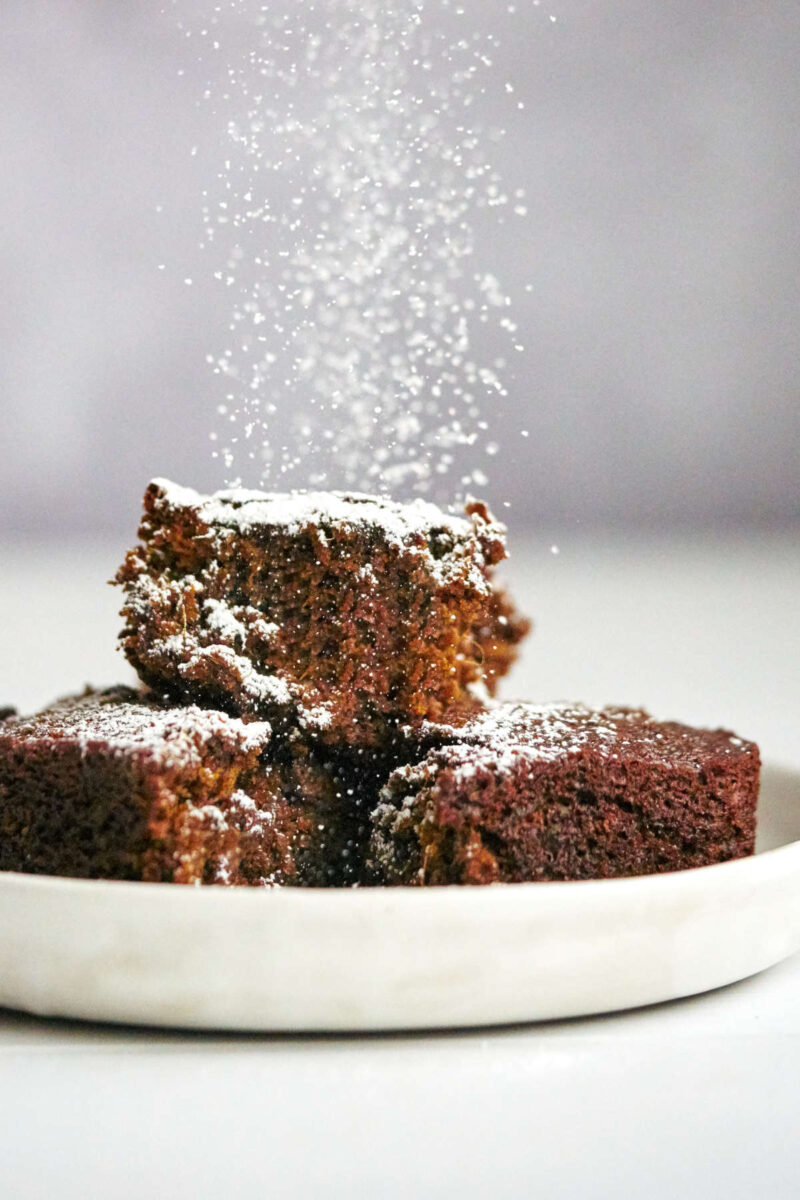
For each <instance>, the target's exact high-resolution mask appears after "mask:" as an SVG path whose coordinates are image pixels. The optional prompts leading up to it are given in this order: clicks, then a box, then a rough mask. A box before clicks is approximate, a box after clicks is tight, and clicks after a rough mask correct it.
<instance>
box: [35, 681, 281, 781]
mask: <svg viewBox="0 0 800 1200" xmlns="http://www.w3.org/2000/svg"><path fill="white" fill-rule="evenodd" d="M12 724H13V726H14V730H13V731H14V734H15V736H20V735H24V736H25V737H27V738H29V739H31V740H36V739H42V740H46V741H58V740H60V739H61V738H69V739H71V740H74V741H75V742H77V744H78V745H80V746H81V747H82V748H83V750H84V752H87V751H88V750H89V749H90V748H91V747H92V746H95V745H97V744H98V743H103V744H105V745H106V746H107V747H108V750H109V752H110V753H114V752H118V753H124V754H129V753H137V752H140V753H142V754H145V755H146V756H147V757H149V758H151V759H155V760H157V761H158V762H159V763H160V764H161V765H162V766H163V767H165V768H169V767H177V768H180V767H184V766H191V767H198V766H200V765H201V763H202V760H203V755H204V748H205V747H206V746H207V745H208V743H210V742H212V741H216V742H217V743H218V744H220V745H222V746H223V747H225V748H227V749H229V750H230V751H232V752H235V753H250V752H256V753H259V752H260V751H262V750H263V749H265V748H266V746H267V745H268V744H269V742H270V738H271V728H270V725H269V724H268V722H266V721H252V722H245V721H242V720H240V719H239V718H238V717H231V716H228V715H227V714H226V713H222V712H216V711H214V710H211V709H204V708H198V707H197V706H195V705H187V706H184V707H164V706H162V705H161V704H158V703H155V702H153V701H151V700H150V699H148V697H147V695H146V694H145V693H140V692H137V691H135V690H134V689H132V688H126V687H117V688H109V689H108V690H107V691H105V692H92V691H88V692H87V693H86V694H84V695H83V696H76V697H69V698H67V699H65V700H61V701H59V702H57V703H56V704H54V705H52V706H51V707H50V708H48V709H45V710H44V711H43V712H41V713H39V714H37V715H36V716H34V717H21V718H17V719H15V720H14V721H13V722H12Z"/></svg>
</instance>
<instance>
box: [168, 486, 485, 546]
mask: <svg viewBox="0 0 800 1200" xmlns="http://www.w3.org/2000/svg"><path fill="white" fill-rule="evenodd" d="M150 488H151V489H152V490H154V491H156V492H157V494H158V496H159V499H161V500H163V502H164V503H166V505H167V506H169V507H171V508H178V509H180V508H188V509H192V510H193V511H194V512H196V514H197V516H198V517H199V519H200V520H201V521H203V522H204V523H205V524H207V525H210V526H214V527H224V528H230V529H235V530H238V531H239V532H241V533H247V532H249V531H251V530H254V529H257V528H258V527H262V526H268V527H270V528H275V527H280V528H281V529H283V530H285V531H286V532H287V533H289V534H296V533H299V532H300V531H301V530H303V529H306V528H308V527H309V526H316V527H319V526H322V527H324V528H335V527H337V526H338V527H346V528H351V529H353V528H368V529H379V530H381V531H382V532H383V533H384V535H385V536H386V537H387V539H389V540H390V541H394V542H397V543H403V544H408V543H413V542H416V541H419V540H420V539H426V540H427V539H428V538H429V537H430V535H431V534H433V533H436V532H439V531H444V532H446V533H449V534H450V535H451V536H452V538H453V539H454V540H456V541H463V540H465V539H469V538H472V537H474V534H475V524H474V521H473V520H470V519H469V518H468V517H463V516H456V515H454V514H452V513H447V512H445V511H444V510H443V509H441V508H439V507H438V506H437V505H435V504H431V503H430V502H429V501H426V500H422V499H419V498H417V499H416V500H412V501H410V502H409V503H405V504H404V503H400V502H399V501H397V500H390V499H389V498H388V497H385V496H369V495H366V494H364V493H361V492H304V491H293V492H257V491H249V490H247V489H245V488H233V489H230V490H227V491H220V492H214V493H213V494H212V495H202V494H201V493H200V492H196V491H195V490H194V489H193V488H186V487H181V486H180V485H179V484H176V483H172V482H171V481H170V480H168V479H154V480H153V481H152V482H151V484H150ZM477 508H478V510H479V511H480V510H483V515H482V517H481V520H482V523H483V524H484V526H486V527H487V530H490V531H491V533H492V534H493V535H494V536H496V537H498V538H499V537H501V536H502V534H503V533H504V532H505V527H504V526H503V525H501V524H499V523H498V522H495V521H494V520H493V519H492V518H490V517H489V516H488V514H486V512H485V509H483V506H481V505H478V506H477Z"/></svg>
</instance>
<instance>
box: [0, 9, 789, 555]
mask: <svg viewBox="0 0 800 1200" xmlns="http://www.w3.org/2000/svg"><path fill="white" fill-rule="evenodd" d="M289 3H290V0H279V3H276V4H273V5H272V6H271V7H272V8H273V9H275V8H278V7H279V4H280V5H285V4H289ZM291 3H293V4H299V3H302V0H291ZM464 4H465V6H466V8H467V9H468V10H469V11H468V19H469V21H471V22H483V23H484V24H486V23H487V22H489V21H490V20H491V21H492V22H494V23H495V24H496V25H497V28H498V32H499V33H501V34H502V35H503V36H504V44H503V45H502V47H501V49H500V50H499V52H498V53H497V54H496V61H497V76H496V88H495V89H494V90H492V89H491V88H490V90H489V93H488V95H487V97H486V100H485V115H486V116H487V117H489V118H493V119H496V120H499V121H502V123H503V124H505V126H506V127H507V129H508V136H507V138H506V140H505V142H504V143H502V144H501V145H500V146H499V147H498V148H497V151H496V154H495V157H496V159H497V161H498V162H499V165H500V166H501V167H502V168H503V170H504V173H505V176H506V180H507V182H508V183H509V184H511V185H513V186H518V185H519V186H524V187H526V188H527V190H528V193H529V206H530V214H531V215H530V217H529V218H528V220H527V221H526V222H514V223H513V224H509V225H506V226H504V227H500V228H497V227H487V229H486V230H485V231H484V232H483V234H482V236H483V237H484V238H485V241H484V246H485V247H490V257H491V260H492V264H493V265H494V267H495V270H496V273H497V274H498V275H499V276H500V278H501V279H502V280H503V281H504V282H505V283H506V285H507V286H508V288H509V290H510V291H511V293H512V295H513V297H514V301H515V312H516V316H517V318H518V320H519V322H520V326H521V329H522V331H523V335H524V340H525V342H526V344H527V352H526V354H525V356H524V358H522V359H521V360H520V361H519V362H518V363H517V370H516V377H515V378H514V380H513V381H512V395H511V398H510V400H509V401H508V402H507V403H506V405H505V406H504V407H503V408H500V409H498V411H497V412H496V413H495V414H494V417H493V425H494V428H493V432H495V431H496V435H497V438H498V440H499V441H500V442H501V444H502V445H503V447H504V453H505V458H504V461H503V464H502V469H496V471H495V479H494V480H493V481H492V484H491V486H490V487H489V489H488V492H489V495H490V498H491V499H492V500H494V501H495V502H496V503H497V504H498V505H499V504H500V502H501V501H503V500H510V501H511V502H512V506H513V507H512V510H511V512H512V514H513V515H512V517H511V519H512V520H515V521H516V523H517V524H518V525H520V526H529V527H531V528H536V529H538V530H540V531H541V532H542V533H543V535H544V536H545V537H549V536H551V535H555V534H563V532H564V531H565V530H569V529H571V528H575V527H576V525H578V524H580V525H582V526H583V527H589V526H595V525H600V526H603V525H617V526H621V527H626V526H628V525H653V526H667V527H670V526H687V525H688V526H708V525H712V526H714V527H721V526H722V525H726V526H728V525H734V526H753V525H759V526H763V525H767V524H773V525H777V524H784V525H785V524H787V523H789V522H792V521H794V520H797V519H798V517H800V501H799V500H798V486H797V484H798V473H799V466H798V463H799V457H800V449H799V448H800V436H799V434H800V404H799V403H798V382H799V381H800V348H799V339H798V328H797V326H798V321H797V314H798V299H799V298H800V277H799V276H800V272H798V240H799V238H800V235H799V234H798V211H800V175H799V173H798V158H799V152H800V65H799V64H800V8H798V5H797V3H796V0H790V2H785V3H759V2H754V3H750V4H745V3H714V2H705V3H703V4H698V3H697V0H667V2H666V3H664V2H656V0H646V2H645V0H626V2H624V3H623V2H622V0H617V2H616V3H614V2H611V0H593V2H592V3H587V2H585V0H584V2H579V0H550V7H549V9H542V8H536V7H534V6H532V5H531V4H529V3H528V2H527V0H518V7H519V9H520V12H519V13H518V15H517V17H516V18H515V20H514V22H513V23H510V22H509V20H508V18H507V17H506V16H504V15H501V14H499V13H498V11H497V10H498V9H502V10H505V8H506V5H505V4H502V5H495V4H494V3H489V2H487V0H464ZM211 7H212V4H211V0H208V2H207V0H180V2H179V3H178V4H177V5H176V6H175V10H176V11H177V10H180V9H183V10H185V11H189V10H191V11H193V12H194V14H195V17H196V16H197V13H198V12H200V11H202V10H203V9H205V10H207V11H210V9H211ZM258 7H259V5H258V4H249V5H248V4H244V5H242V6H241V9H240V11H239V12H238V13H235V14H233V15H230V16H228V17H227V18H226V28H225V37H226V38H228V39H229V41H230V44H231V45H232V46H235V45H239V46H246V45H247V43H248V39H250V38H251V37H252V32H251V31H252V24H251V18H250V14H252V12H253V11H255V10H256V9H257V8H258ZM161 8H162V5H161V3H160V0H159V2H157V0H126V2H125V3H124V4H123V3H120V2H119V0H3V4H2V15H1V16H0V147H1V148H2V172H0V262H1V263H2V279H3V286H2V289H0V344H1V345H2V354H0V533H3V534H5V535H11V536H14V535H25V534H28V533H54V532H56V533H58V532H66V531H76V532H101V531H114V532H116V531H118V530H130V529H131V528H132V527H133V525H134V524H135V520H136V513H137V511H138V505H139V498H140V493H141V491H142V489H143V486H144V484H145V482H146V480H147V479H148V478H149V477H150V476H151V475H154V474H169V475H172V476H174V477H177V478H178V479H180V480H181V481H183V482H187V483H195V484H196V485H198V486H203V487H205V486H218V485H219V484H220V483H221V482H222V479H221V468H220V467H219V466H218V465H216V464H215V463H213V462H212V460H211V457H210V446H209V441H208V434H209V431H210V430H211V428H212V427H213V425H214V420H215V418H214V408H215V405H216V402H217V400H218V399H219V395H218V390H217V388H218V385H217V383H216V382H215V381H214V380H213V379H212V377H211V375H210V372H209V369H208V367H207V365H206V363H205V360H204V356H205V354H206V352H207V351H208V350H209V349H214V348H216V347H218V346H219V345H220V339H221V337H224V333H223V332H222V331H224V329H225V326H226V324H227V319H228V307H229V305H228V299H227V297H226V296H225V295H224V293H223V292H221V291H220V290H219V289H217V288H216V287H215V285H214V284H213V281H212V280H211V269H210V268H211V265H215V264H209V262H207V261H205V260H203V258H202V256H201V255H200V252H199V250H198V248H197V247H198V242H199V239H200V236H201V232H202V226H201V219H200V205H201V201H200V193H201V191H202V189H203V188H204V187H205V186H207V184H208V181H209V176H210V174H212V173H213V171H214V170H215V169H216V164H217V161H218V158H219V150H220V129H219V128H218V127H216V126H215V124H214V122H213V120H212V118H211V114H210V113H209V111H208V110H207V109H206V110H203V109H202V108H201V109H198V108H197V107H196V104H195V101H196V99H197V97H198V95H199V94H200V92H201V90H202V87H203V85H204V83H205V81H206V79H207V78H208V76H209V67H208V66H207V65H201V64H199V63H198V62H197V60H196V59H195V58H194V56H193V53H192V52H191V47H190V45H189V44H188V43H187V42H186V41H185V39H184V38H183V37H182V35H181V34H180V33H179V31H178V28H177V24H176V16H175V11H173V10H172V9H171V10H170V11H168V12H167V13H166V14H164V13H162V11H161ZM248 8H249V9H250V14H248V12H247V11H246V10H247V9H248ZM318 8H324V4H318ZM548 12H552V13H554V14H555V15H556V16H557V18H558V20H557V21H556V22H555V23H552V22H550V21H549V20H548ZM181 69H184V70H185V74H184V75H183V76H179V74H178V72H179V71H180V70H181ZM506 79H509V80H511V81H513V83H514V84H515V86H516V89H517V97H522V98H523V99H524V100H525V102H526V107H525V110H524V111H518V110H517V109H515V108H514V106H513V105H511V104H509V103H508V102H507V100H508V98H507V96H505V94H504V90H503V84H504V82H505V80H506ZM192 145H196V146H197V147H198V153H197V154H196V156H194V157H192V156H191V155H190V147H191V146H192ZM157 205H159V206H161V209H162V211H160V212H158V211H156V206H157ZM159 263H166V264H167V269H166V270H164V271H159V270H158V264H159ZM187 276H189V277H192V278H193V279H194V280H195V283H194V286H193V287H191V288H187V287H186V286H185V285H184V283H183V280H184V278H185V277H187ZM527 281H531V282H532V283H533V285H534V287H533V290H532V291H531V292H530V293H527V292H526V291H525V290H524V284H525V283H526V282H527ZM490 349H491V347H490ZM522 427H524V428H527V429H528V430H529V431H530V437H529V438H528V439H527V440H525V441H523V440H522V439H520V438H519V436H518V430H519V429H520V428H522ZM482 465H483V464H482Z"/></svg>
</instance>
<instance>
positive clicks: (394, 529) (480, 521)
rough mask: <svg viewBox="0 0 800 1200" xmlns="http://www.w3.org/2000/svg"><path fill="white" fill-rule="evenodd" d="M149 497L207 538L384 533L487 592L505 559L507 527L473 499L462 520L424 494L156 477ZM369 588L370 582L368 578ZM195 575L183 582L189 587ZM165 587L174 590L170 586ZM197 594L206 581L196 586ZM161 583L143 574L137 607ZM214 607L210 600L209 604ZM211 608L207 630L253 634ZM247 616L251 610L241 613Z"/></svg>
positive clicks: (445, 574)
mask: <svg viewBox="0 0 800 1200" xmlns="http://www.w3.org/2000/svg"><path fill="white" fill-rule="evenodd" d="M149 490H150V492H151V494H152V496H153V497H154V505H155V506H156V507H159V506H162V505H163V506H164V509H165V510H169V509H172V508H185V509H190V510H191V511H192V513H193V515H194V516H195V517H196V519H197V520H198V521H199V522H201V523H202V525H203V527H204V532H202V533H201V534H199V535H198V536H200V537H211V538H213V537H214V536H216V535H220V534H224V531H225V530H233V531H235V532H236V533H237V534H241V535H244V536H247V535H248V534H249V533H253V532H254V531H256V530H259V529H261V530H274V531H275V532H279V533H282V534H285V535H287V536H290V537H297V536H298V535H299V534H301V533H308V532H309V531H310V530H313V535H314V537H315V538H316V539H317V540H318V541H321V542H322V543H323V544H324V541H325V538H326V537H327V536H328V535H329V534H330V533H331V532H334V531H337V530H338V531H342V530H344V531H347V530H353V531H361V532H362V533H363V532H365V531H366V532H369V533H372V534H375V533H377V534H379V535H380V536H381V537H382V538H384V539H385V541H386V542H387V544H388V545H391V546H393V547H394V548H395V549H397V550H398V551H401V552H404V553H408V554H411V555H413V556H415V557H417V558H420V559H424V563H425V568H426V570H427V572H428V573H429V574H430V577H431V579H433V580H435V581H436V582H438V583H441V584H447V583H448V582H451V581H452V580H453V579H457V578H462V577H466V581H467V582H469V585H470V586H471V587H474V588H476V589H478V590H479V591H481V592H486V593H488V590H489V583H488V579H487V570H488V568H489V567H490V566H491V565H493V564H494V563H495V562H497V561H498V560H499V559H501V558H503V557H504V556H505V526H504V525H503V524H501V523H500V522H499V521H495V519H494V518H493V517H492V516H491V515H490V514H489V513H488V512H487V511H486V510H485V508H484V507H483V505H481V504H479V503H477V502H474V501H473V502H471V503H470V505H469V513H470V515H468V516H464V517H461V516H455V515H453V514H451V513H447V512H445V511H444V510H443V509H441V508H439V507H438V506H437V505H435V504H432V503H430V502H429V501H426V500H423V499H422V498H421V497H417V498H416V499H414V500H413V501H411V502H409V503H405V504H403V503H399V502H397V501H394V500H390V499H389V498H388V497H385V496H371V495H365V494H363V493H359V492H305V491H294V492H284V493H276V492H258V491H252V490H247V489H244V488H234V489H227V490H224V491H220V492H215V493H213V494H212V495H209V496H204V495H201V494H200V493H199V492H196V491H194V490H193V489H192V488H186V487H182V486H180V485H179V484H175V483H172V482H171V481H170V480H168V479H154V480H153V481H152V483H151V484H150V489H149ZM363 580H364V584H365V586H369V584H370V579H369V577H368V576H367V575H364V576H363ZM188 582H189V577H188V576H186V577H185V578H184V585H187V584H188ZM165 585H166V586H171V582H170V581H167V582H166V584H165ZM193 585H194V586H196V588H197V589H198V591H201V590H202V588H203V584H202V581H201V580H195V581H193ZM153 586H156V585H155V582H154V581H153V580H151V579H150V578H149V577H148V576H143V577H142V589H143V590H142V594H141V596H140V597H139V600H138V601H137V595H136V592H137V585H134V587H133V588H132V595H133V603H134V604H135V603H137V602H141V603H142V604H147V603H148V600H149V599H150V598H151V597H149V596H148V594H147V592H148V589H150V588H152V587H153ZM204 603H205V606H206V608H207V606H208V604H209V603H212V602H210V601H208V600H206V601H205V602H204ZM213 604H215V605H216V606H217V607H216V608H215V609H214V610H213V611H211V610H207V618H210V619H207V620H206V622H205V623H206V625H207V626H208V627H209V628H212V629H217V630H219V631H220V632H221V633H222V632H224V633H225V637H224V638H223V639H222V640H223V641H224V642H225V643H226V644H232V643H233V642H235V640H236V638H237V636H238V637H241V635H242V633H243V632H244V633H246V630H244V628H243V626H242V622H241V618H240V617H237V616H236V615H235V614H234V613H233V612H232V611H231V610H230V608H228V607H225V606H220V605H219V602H217V601H214V602H213ZM242 611H243V612H244V611H245V610H244V609H243V610H242ZM246 615H248V621H252V620H261V621H263V620H264V618H263V615H262V614H260V613H259V612H258V611H257V610H255V609H251V610H250V612H249V614H246Z"/></svg>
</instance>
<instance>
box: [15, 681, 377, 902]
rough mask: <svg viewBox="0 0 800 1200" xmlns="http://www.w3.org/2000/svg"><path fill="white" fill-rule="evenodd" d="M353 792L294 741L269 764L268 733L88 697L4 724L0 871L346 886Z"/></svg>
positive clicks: (195, 714) (354, 824)
mask: <svg viewBox="0 0 800 1200" xmlns="http://www.w3.org/2000/svg"><path fill="white" fill-rule="evenodd" d="M348 787H350V785H349V784H348V781H347V780H346V778H345V776H344V774H343V773H342V771H341V770H340V769H339V768H338V766H337V765H335V764H333V763H331V762H329V761H326V760H324V759H320V758H319V757H318V756H315V755H314V754H313V753H312V752H311V751H310V750H309V749H308V748H307V747H305V746H304V745H302V744H301V743H299V742H295V743H293V744H288V743H287V744H285V745H282V747H281V750H280V754H277V753H276V752H275V749H274V747H273V745H272V735H271V731H270V727H269V725H268V724H266V723H264V722H251V723H247V724H246V723H244V722H243V721H241V720H239V719H238V718H235V717H231V716H229V715H227V714H225V713H221V712H214V711H210V710H207V709H200V708H197V707H194V706H189V707H184V708H175V707H165V706H163V705H162V704H161V703H159V701H158V700H157V699H156V698H155V697H152V696H146V695H143V694H141V693H139V692H137V691H135V690H133V689H130V688H123V687H120V688H112V689H109V690H107V691H105V692H91V691H88V692H87V693H85V694H84V695H82V696H78V697H73V698H70V699H67V700H64V701H61V702H59V703H58V704H55V705H54V706H53V707H52V708H49V709H46V710H44V711H43V712H42V713H40V714H38V715H36V716H34V717H28V718H11V719H9V720H6V721H4V722H3V724H2V725H0V870H6V871H25V872H31V873H34V874H53V875H71V876H77V877H84V878H103V879H140V880H146V881H152V882H174V883H194V884H200V883H206V884H211V883H217V884H228V883H239V884H251V885H262V886H267V885H272V884H279V883H282V884H295V885H306V886H309V885H322V884H333V885H336V884H344V883H349V882H353V880H354V877H355V870H356V865H354V864H355V862H356V856H355V853H354V851H353V848H352V847H353V843H354V842H358V843H359V844H360V843H363V833H362V832H361V827H362V824H363V823H362V822H361V814H360V810H359V808H358V804H357V803H354V802H353V798H352V797H350V796H348V795H347V790H348ZM350 790H352V788H350Z"/></svg>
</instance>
